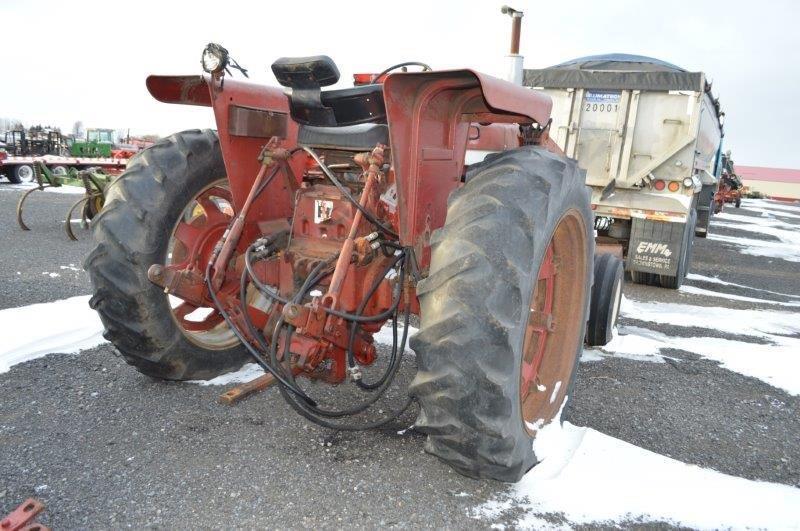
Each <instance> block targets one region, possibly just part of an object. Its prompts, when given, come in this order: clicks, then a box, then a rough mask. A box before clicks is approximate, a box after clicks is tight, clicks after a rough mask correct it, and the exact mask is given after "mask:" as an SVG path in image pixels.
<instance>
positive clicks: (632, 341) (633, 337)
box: [581, 326, 666, 362]
mask: <svg viewBox="0 0 800 531" xmlns="http://www.w3.org/2000/svg"><path fill="white" fill-rule="evenodd" d="M662 336H663V334H661V333H660V332H656V331H653V330H649V329H647V328H640V327H638V326H623V327H621V328H620V333H619V334H617V335H615V336H614V338H613V339H612V340H611V341H610V342H609V343H608V344H607V345H605V346H603V347H599V348H593V349H584V351H583V352H584V354H583V355H582V356H581V361H600V360H602V359H604V358H607V357H616V358H626V359H630V360H635V361H654V362H663V361H664V357H663V356H661V354H660V352H661V349H662V348H664V347H665V346H666V345H665V344H664V341H663V339H662ZM587 354H589V355H588V356H587Z"/></svg>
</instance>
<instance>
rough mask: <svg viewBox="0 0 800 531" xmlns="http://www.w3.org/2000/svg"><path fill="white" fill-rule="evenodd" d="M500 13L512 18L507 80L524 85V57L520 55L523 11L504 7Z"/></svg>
mask: <svg viewBox="0 0 800 531" xmlns="http://www.w3.org/2000/svg"><path fill="white" fill-rule="evenodd" d="M500 12H501V13H503V14H504V15H508V16H510V17H511V48H510V49H509V52H508V55H506V57H507V58H508V73H507V74H506V79H507V80H508V81H510V82H511V83H514V84H515V85H522V63H523V60H524V57H523V56H521V55H520V54H519V38H520V33H521V31H522V15H523V13H522V11H517V10H516V9H514V8H512V7H509V6H503V7H501V8H500Z"/></svg>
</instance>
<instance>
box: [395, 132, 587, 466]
mask: <svg viewBox="0 0 800 531" xmlns="http://www.w3.org/2000/svg"><path fill="white" fill-rule="evenodd" d="M469 176H470V177H469V179H468V180H467V182H466V184H465V185H464V186H463V187H461V188H460V189H458V190H456V191H455V192H453V194H452V195H451V197H450V199H449V201H448V210H447V219H446V222H445V224H444V227H443V228H442V229H440V230H438V231H436V232H435V233H434V234H433V236H432V239H431V249H432V256H431V264H430V273H429V275H428V276H427V278H425V279H424V280H422V281H420V283H419V285H418V288H417V294H418V295H419V299H420V308H421V326H420V332H419V333H418V334H417V335H416V336H415V337H414V338H412V340H411V341H412V342H411V345H412V347H413V348H414V350H415V351H416V353H417V362H418V366H419V370H418V372H417V375H416V377H415V378H414V380H413V382H412V384H411V388H410V391H411V393H412V395H414V396H415V397H416V398H417V399H418V400H419V404H420V414H419V418H418V419H417V423H416V426H417V429H419V430H420V431H422V432H424V433H426V434H427V435H428V439H427V442H426V445H425V450H426V451H428V452H429V453H432V454H434V455H436V456H437V457H439V458H440V459H442V460H443V461H445V462H446V463H448V464H449V465H451V466H452V467H453V468H455V469H456V470H457V471H458V472H460V473H462V474H465V475H467V476H471V477H476V478H493V479H497V480H501V481H517V480H519V479H520V478H521V477H522V475H523V474H525V472H526V471H527V470H528V469H530V468H531V467H532V466H533V465H535V464H536V463H537V461H538V458H537V456H536V455H535V453H534V449H533V444H532V443H533V441H534V438H535V437H536V434H537V432H538V431H539V430H541V429H542V427H543V426H545V425H547V424H548V423H550V422H551V421H559V413H560V412H561V410H562V408H563V407H564V404H565V403H566V400H567V398H568V396H569V393H570V389H571V386H572V382H573V380H574V377H575V372H576V368H577V360H578V357H579V355H580V353H581V350H582V346H583V338H584V332H585V325H586V318H587V312H588V300H589V293H590V290H591V285H592V284H591V283H592V267H593V261H592V255H593V249H594V239H593V235H592V228H593V224H592V213H591V210H590V208H589V197H588V192H587V188H586V186H585V184H584V178H583V175H582V173H581V172H580V170H579V169H578V167H577V165H576V164H575V162H574V161H570V160H568V159H565V158H562V157H559V156H557V155H554V154H552V153H549V152H547V151H545V150H543V149H540V148H533V147H526V148H520V149H516V150H512V151H507V152H503V153H499V154H496V155H490V156H489V157H487V158H486V160H485V161H484V162H482V163H480V164H478V165H476V166H474V167H473V168H472V169H471V170H470V172H469Z"/></svg>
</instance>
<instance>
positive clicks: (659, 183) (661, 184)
mask: <svg viewBox="0 0 800 531" xmlns="http://www.w3.org/2000/svg"><path fill="white" fill-rule="evenodd" d="M664 185H665V183H664V181H662V180H661V179H658V180H657V181H654V182H653V188H655V189H656V190H658V191H659V192H660V191H661V190H663V189H664Z"/></svg>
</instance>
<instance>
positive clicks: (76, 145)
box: [70, 129, 115, 157]
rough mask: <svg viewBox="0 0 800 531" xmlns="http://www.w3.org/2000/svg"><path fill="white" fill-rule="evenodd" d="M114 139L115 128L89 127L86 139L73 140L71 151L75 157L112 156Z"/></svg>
mask: <svg viewBox="0 0 800 531" xmlns="http://www.w3.org/2000/svg"><path fill="white" fill-rule="evenodd" d="M114 139H115V136H114V130H113V129H87V130H86V139H85V140H82V139H81V140H79V139H77V138H76V139H75V140H73V142H72V147H71V148H70V153H71V154H72V156H73V157H111V150H112V149H113V148H114V144H115V142H114Z"/></svg>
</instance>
